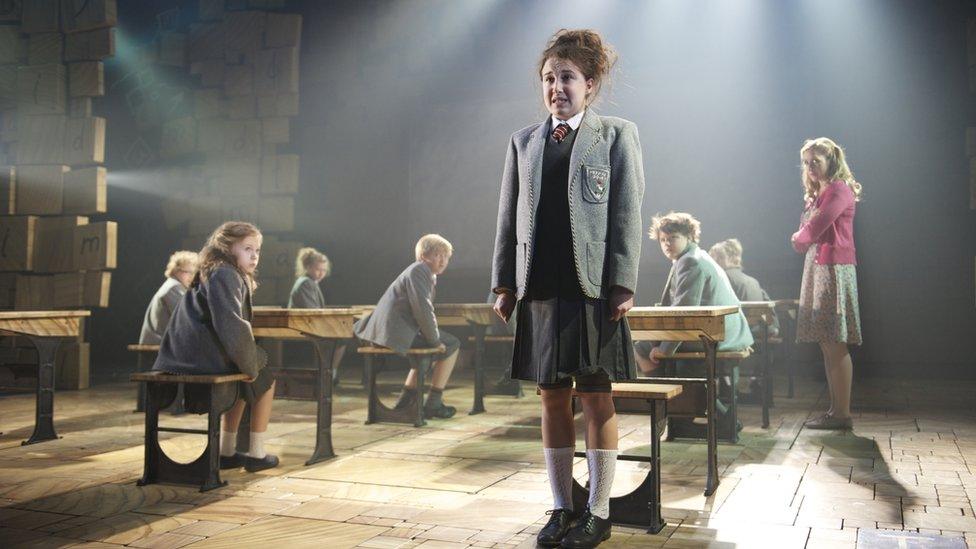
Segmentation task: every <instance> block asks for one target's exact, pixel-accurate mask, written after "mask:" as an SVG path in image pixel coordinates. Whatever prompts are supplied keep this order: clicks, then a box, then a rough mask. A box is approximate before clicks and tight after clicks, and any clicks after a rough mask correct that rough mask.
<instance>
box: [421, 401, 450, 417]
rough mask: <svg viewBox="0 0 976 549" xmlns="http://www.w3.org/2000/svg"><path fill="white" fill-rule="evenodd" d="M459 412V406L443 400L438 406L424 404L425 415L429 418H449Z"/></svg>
mask: <svg viewBox="0 0 976 549" xmlns="http://www.w3.org/2000/svg"><path fill="white" fill-rule="evenodd" d="M456 413H457V408H455V407H454V406H448V405H447V404H444V403H443V402H441V403H440V404H438V405H436V406H426V405H425V406H424V417H425V418H427V419H449V418H452V417H454V414H456Z"/></svg>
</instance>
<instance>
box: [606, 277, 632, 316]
mask: <svg viewBox="0 0 976 549" xmlns="http://www.w3.org/2000/svg"><path fill="white" fill-rule="evenodd" d="M633 306H634V292H632V291H630V290H628V289H627V288H623V287H620V286H614V287H613V288H612V289H611V290H610V320H611V321H613V322H616V321H618V320H620V319H621V318H623V317H624V315H626V314H627V311H629V310H630V309H631V308H633Z"/></svg>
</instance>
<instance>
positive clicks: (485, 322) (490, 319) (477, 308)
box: [434, 303, 495, 326]
mask: <svg viewBox="0 0 976 549" xmlns="http://www.w3.org/2000/svg"><path fill="white" fill-rule="evenodd" d="M492 307H493V305H492V304H491V303H435V304H434V314H436V315H437V324H438V325H440V326H467V325H468V324H477V325H479V326H491V325H492V324H494V322H495V311H494V310H492Z"/></svg>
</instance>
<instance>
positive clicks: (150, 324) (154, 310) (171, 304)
mask: <svg viewBox="0 0 976 549" xmlns="http://www.w3.org/2000/svg"><path fill="white" fill-rule="evenodd" d="M185 293H186V288H184V287H183V284H181V283H180V281H179V280H176V279H175V278H173V277H167V278H166V281H165V282H163V285H162V286H160V287H159V289H158V290H156V294H155V295H154V296H153V297H152V300H150V301H149V307H146V316H145V317H143V319H142V331H141V332H140V333H139V344H140V345H159V343H160V342H161V341H163V334H164V333H166V326H167V325H168V324H169V319H170V317H172V316H173V312H174V311H175V310H176V306H177V305H179V304H180V300H182V299H183V294H185Z"/></svg>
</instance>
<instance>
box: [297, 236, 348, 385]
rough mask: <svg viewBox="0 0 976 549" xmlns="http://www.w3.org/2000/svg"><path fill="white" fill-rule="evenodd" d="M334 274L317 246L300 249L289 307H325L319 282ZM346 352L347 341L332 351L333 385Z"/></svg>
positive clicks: (330, 263)
mask: <svg viewBox="0 0 976 549" xmlns="http://www.w3.org/2000/svg"><path fill="white" fill-rule="evenodd" d="M330 274H332V262H331V261H329V258H328V257H327V256H326V255H325V254H324V253H322V252H320V251H318V250H316V249H315V248H302V249H301V250H298V256H297V257H296V258H295V276H296V277H297V278H296V280H295V284H294V285H293V286H292V287H291V294H290V295H289V296H288V308H289V309H324V308H325V307H326V305H325V296H324V295H323V294H322V288H321V287H320V286H319V283H320V282H322V280H323V279H325V278H326V277H327V276H329V275H330ZM345 352H346V343H341V344H339V345H337V346H336V348H335V351H333V352H332V385H333V387H335V386H336V385H338V384H339V363H340V362H341V361H342V356H343V355H344V354H345Z"/></svg>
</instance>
